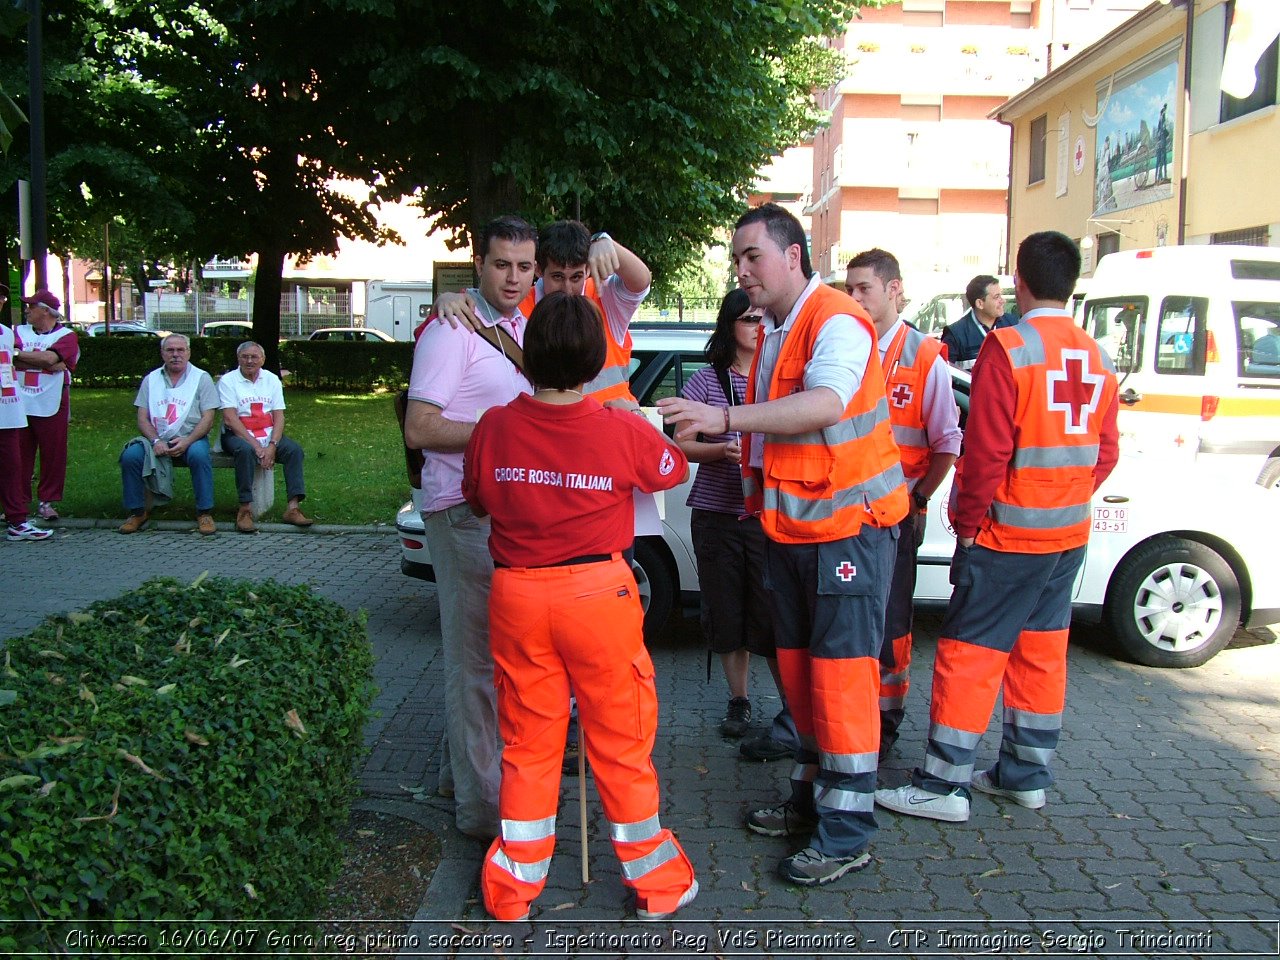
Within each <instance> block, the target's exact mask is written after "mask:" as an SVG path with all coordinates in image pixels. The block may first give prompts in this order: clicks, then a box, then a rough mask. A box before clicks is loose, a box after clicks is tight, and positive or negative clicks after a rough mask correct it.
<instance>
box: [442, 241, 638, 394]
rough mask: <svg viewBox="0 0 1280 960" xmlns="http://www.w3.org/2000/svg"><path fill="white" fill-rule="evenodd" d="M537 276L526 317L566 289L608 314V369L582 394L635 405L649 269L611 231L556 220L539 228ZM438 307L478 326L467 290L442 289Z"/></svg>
mask: <svg viewBox="0 0 1280 960" xmlns="http://www.w3.org/2000/svg"><path fill="white" fill-rule="evenodd" d="M537 266H538V279H537V281H536V282H535V283H534V285H533V288H532V289H531V290H530V291H529V294H528V296H526V297H525V298H524V300H523V301H522V302H521V304H520V312H521V313H522V314H524V316H525V317H526V318H527V317H528V316H529V315H530V314H532V313H533V308H534V307H535V306H536V305H537V303H538V301H539V300H541V299H542V298H543V297H544V296H546V295H547V294H548V293H557V292H559V293H568V294H573V295H577V296H585V297H587V298H588V299H590V300H593V301H594V302H595V304H596V306H597V307H599V308H600V313H601V314H602V315H603V316H604V319H605V333H606V336H605V345H606V347H607V352H606V354H605V360H604V368H603V369H602V370H601V371H600V374H599V375H598V376H597V377H596V378H595V379H594V380H592V381H591V382H590V383H588V384H587V385H586V387H585V389H584V391H583V392H584V393H586V394H587V395H589V396H592V397H595V398H596V399H597V400H599V401H600V402H601V403H603V404H606V405H608V406H619V405H622V406H627V407H631V408H635V407H636V402H635V397H633V396H632V395H631V389H630V386H629V384H628V377H629V375H630V373H631V333H630V331H629V327H630V325H631V318H632V317H633V316H635V312H636V310H638V309H639V307H640V304H641V303H643V302H644V298H645V297H647V296H648V295H649V282H650V280H651V279H652V277H651V275H650V273H649V268H648V267H647V266H646V265H645V262H644V261H643V260H641V259H640V258H639V257H638V256H636V255H635V254H634V253H632V252H631V251H630V250H628V249H627V248H626V247H624V246H623V245H622V244H620V243H618V242H617V241H616V240H614V239H613V238H612V237H610V236H609V234H607V233H595V234H592V233H589V232H588V230H587V228H586V227H585V226H583V225H582V224H581V223H579V222H578V221H577V220H557V221H556V222H555V223H551V224H548V225H547V226H545V227H543V228H542V229H541V230H540V231H538V253H537ZM435 312H436V314H437V315H439V316H440V318H441V319H443V320H445V321H447V322H448V323H449V324H450V326H456V325H457V324H458V323H459V322H461V323H464V324H466V325H467V326H469V327H471V329H473V330H474V329H475V326H476V324H477V323H478V322H479V321H478V319H477V318H476V315H475V310H474V306H473V304H472V303H471V301H470V299H469V298H468V297H467V296H466V295H465V294H460V293H444V294H441V295H440V297H439V298H438V299H437V301H436V303H435Z"/></svg>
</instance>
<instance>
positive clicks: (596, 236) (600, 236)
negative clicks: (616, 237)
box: [578, 230, 613, 243]
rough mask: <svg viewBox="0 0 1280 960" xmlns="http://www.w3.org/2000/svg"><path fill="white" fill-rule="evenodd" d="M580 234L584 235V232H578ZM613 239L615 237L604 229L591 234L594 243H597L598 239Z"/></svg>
mask: <svg viewBox="0 0 1280 960" xmlns="http://www.w3.org/2000/svg"><path fill="white" fill-rule="evenodd" d="M578 236H582V234H578ZM612 239H613V237H611V236H609V235H608V234H607V233H605V232H604V231H603V230H601V231H600V232H599V233H593V234H592V235H591V242H592V243H595V242H596V241H597V240H612Z"/></svg>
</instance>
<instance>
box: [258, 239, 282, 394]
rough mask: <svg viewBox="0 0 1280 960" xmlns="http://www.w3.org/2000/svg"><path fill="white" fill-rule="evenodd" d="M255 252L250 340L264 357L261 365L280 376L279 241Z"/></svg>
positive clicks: (271, 242)
mask: <svg viewBox="0 0 1280 960" xmlns="http://www.w3.org/2000/svg"><path fill="white" fill-rule="evenodd" d="M268 244H271V245H269V246H265V247H260V248H259V249H258V271H257V275H256V276H255V278H254V284H253V339H255V340H257V341H258V343H260V344H261V345H262V352H263V353H264V354H266V362H265V363H264V364H263V366H265V367H266V368H267V369H268V370H272V371H274V372H275V373H277V374H278V373H279V372H280V290H281V288H282V287H283V286H284V281H283V279H282V278H283V275H284V258H285V250H284V247H282V246H280V245H279V242H278V241H275V240H272V241H268Z"/></svg>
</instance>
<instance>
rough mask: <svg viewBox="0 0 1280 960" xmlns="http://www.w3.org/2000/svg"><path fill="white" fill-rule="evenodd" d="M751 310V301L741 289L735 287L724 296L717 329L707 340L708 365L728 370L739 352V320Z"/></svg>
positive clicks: (706, 354)
mask: <svg viewBox="0 0 1280 960" xmlns="http://www.w3.org/2000/svg"><path fill="white" fill-rule="evenodd" d="M750 309H751V300H750V299H748V297H747V292H746V291H745V290H743V289H742V288H741V287H735V288H734V289H732V290H730V291H729V292H728V293H726V294H725V295H724V299H723V300H721V301H720V312H719V313H717V314H716V328H715V330H713V331H712V332H711V336H710V337H709V338H708V339H707V348H706V350H704V351H703V355H704V356H705V357H706V358H707V363H709V364H711V366H713V367H715V368H716V369H717V370H727V369H728V368H729V366H730V365H731V364H732V363H733V360H734V357H735V356H736V355H737V352H738V340H737V337H736V336H735V335H734V327H735V326H736V325H737V323H738V318H739V317H740V316H742V315H743V314H744V313H746V312H747V311H748V310H750Z"/></svg>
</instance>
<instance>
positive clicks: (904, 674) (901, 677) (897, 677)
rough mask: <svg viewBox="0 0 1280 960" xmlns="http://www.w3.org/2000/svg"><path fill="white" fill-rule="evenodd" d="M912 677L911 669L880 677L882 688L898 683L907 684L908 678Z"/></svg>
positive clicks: (903, 669) (906, 668)
mask: <svg viewBox="0 0 1280 960" xmlns="http://www.w3.org/2000/svg"><path fill="white" fill-rule="evenodd" d="M910 676H911V668H910V667H903V668H902V669H901V670H899V671H898V672H897V673H882V674H881V675H880V686H882V687H887V686H890V685H892V684H896V683H906V682H907V678H908V677H910Z"/></svg>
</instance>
